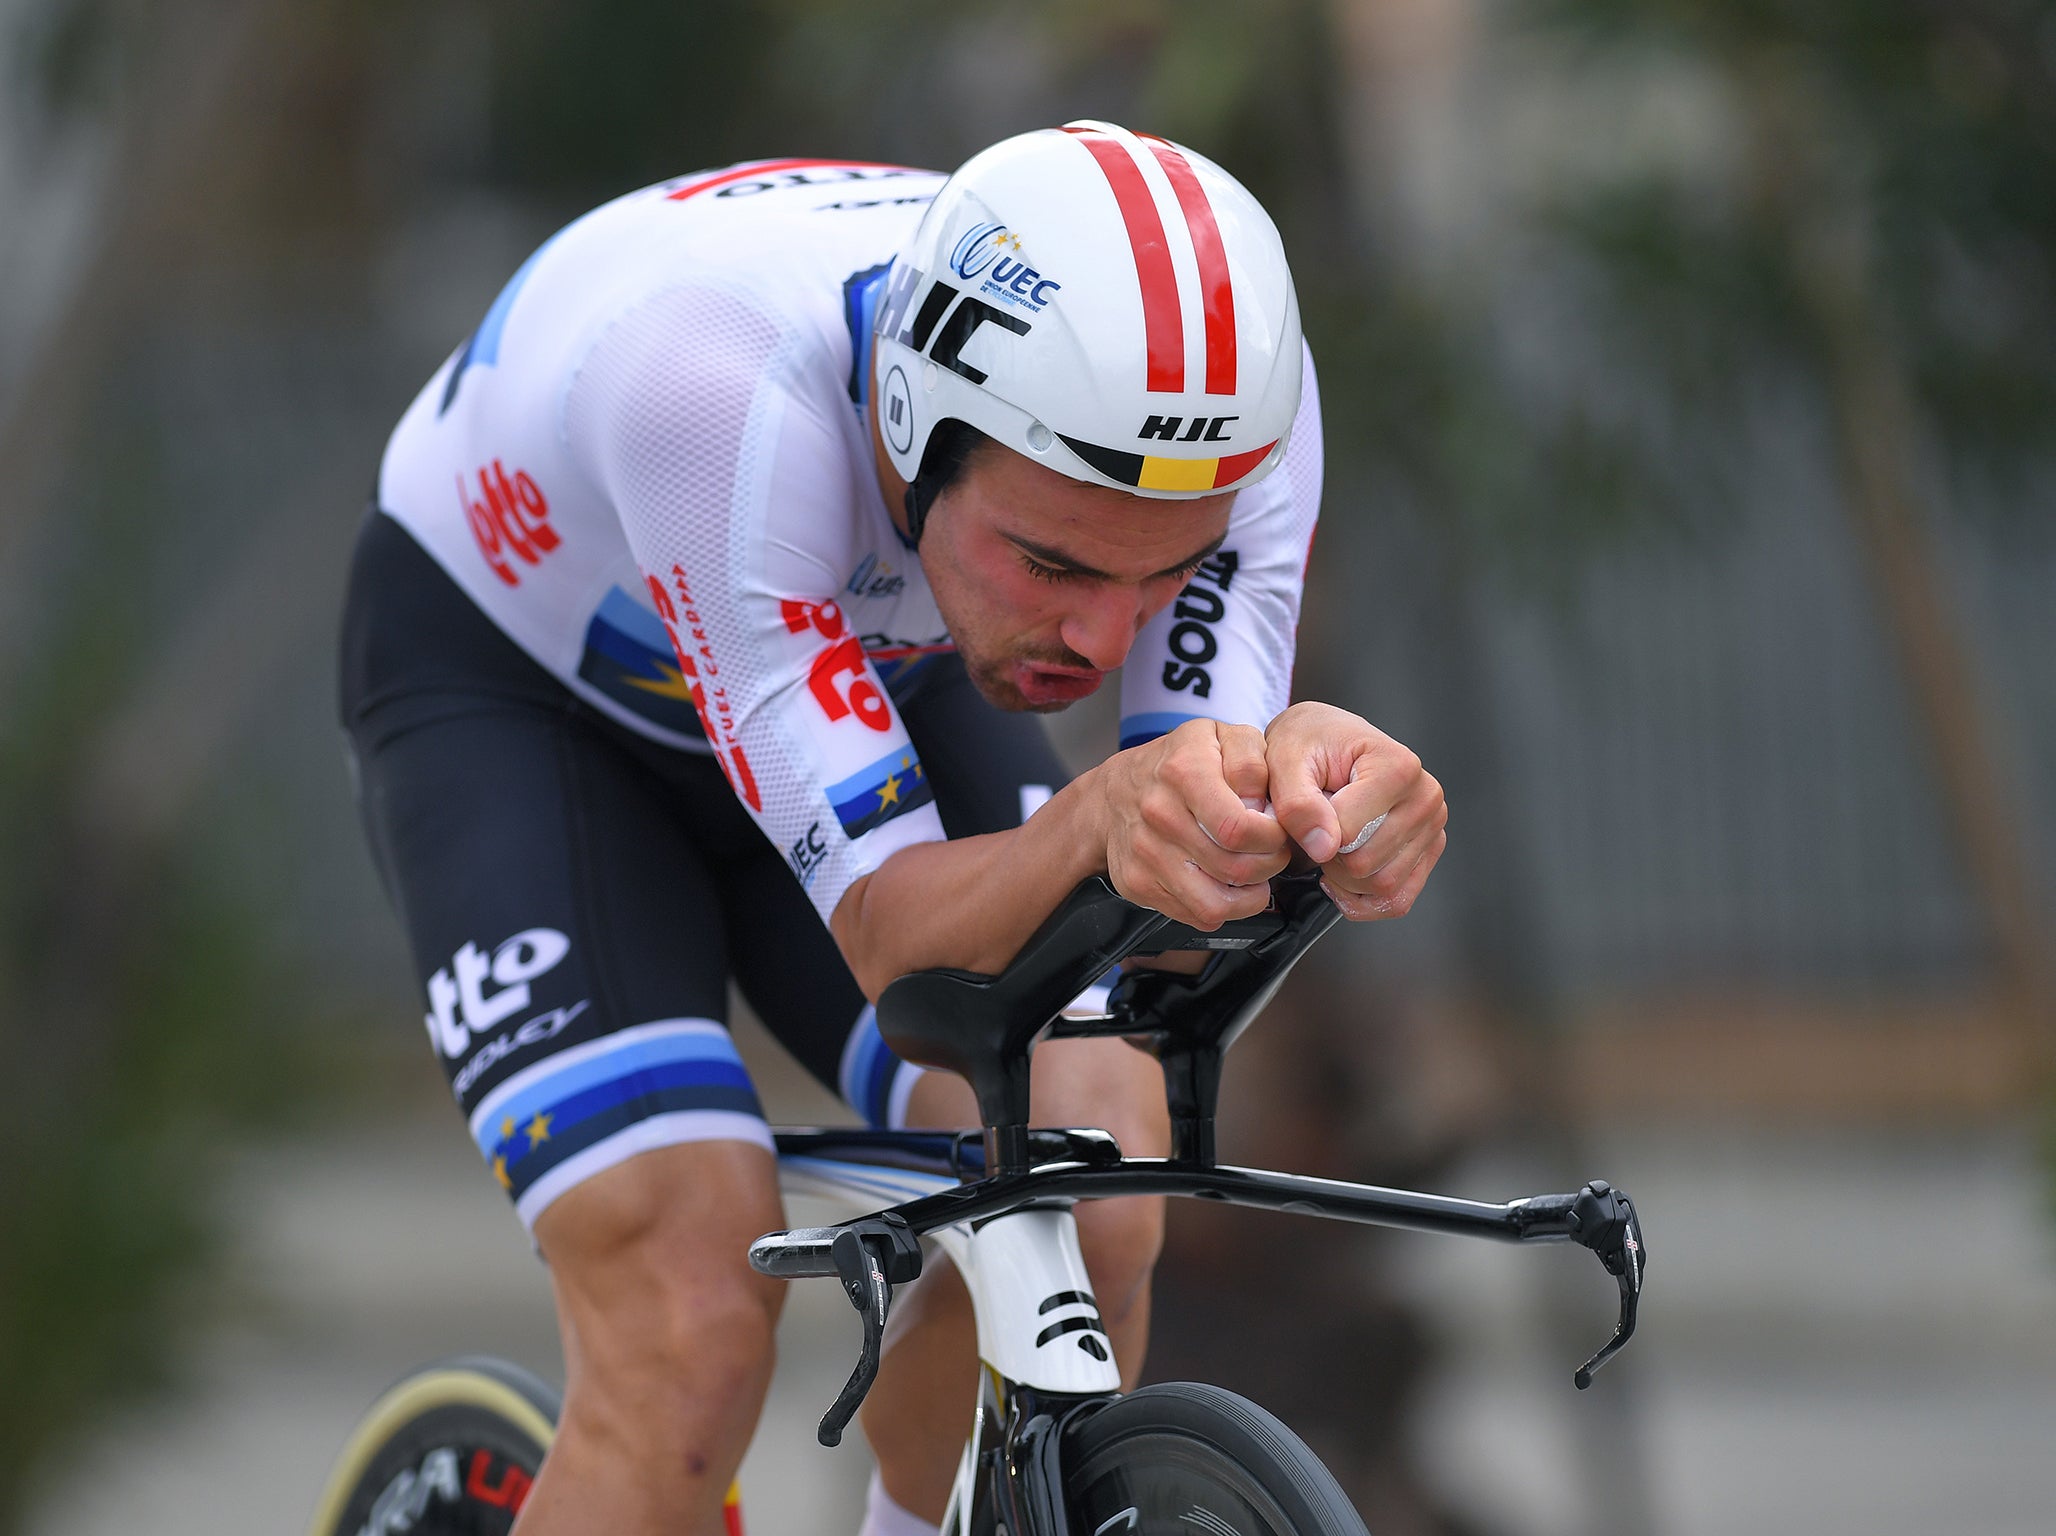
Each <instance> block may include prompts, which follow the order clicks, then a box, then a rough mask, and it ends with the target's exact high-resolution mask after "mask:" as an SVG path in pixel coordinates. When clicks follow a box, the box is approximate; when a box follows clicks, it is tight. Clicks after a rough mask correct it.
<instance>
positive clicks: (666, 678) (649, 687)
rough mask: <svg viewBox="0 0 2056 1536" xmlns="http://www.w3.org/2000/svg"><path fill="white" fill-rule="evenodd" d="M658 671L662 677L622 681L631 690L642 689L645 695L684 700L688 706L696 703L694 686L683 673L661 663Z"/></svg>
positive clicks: (632, 678) (658, 665)
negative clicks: (693, 691)
mask: <svg viewBox="0 0 2056 1536" xmlns="http://www.w3.org/2000/svg"><path fill="white" fill-rule="evenodd" d="M657 671H658V673H659V674H660V675H659V676H658V677H655V678H648V677H624V678H623V679H622V681H623V682H624V683H626V684H628V686H629V687H631V688H640V689H642V691H643V692H644V693H654V694H656V695H657V696H658V697H659V698H664V699H683V700H685V701H686V703H688V704H690V703H693V702H694V700H693V695H692V684H691V683H690V682H688V681H686V677H685V674H684V673H683V672H680V671H679V670H678V668H676V667H674V666H671V665H670V664H669V663H667V662H661V661H660V662H658V663H657Z"/></svg>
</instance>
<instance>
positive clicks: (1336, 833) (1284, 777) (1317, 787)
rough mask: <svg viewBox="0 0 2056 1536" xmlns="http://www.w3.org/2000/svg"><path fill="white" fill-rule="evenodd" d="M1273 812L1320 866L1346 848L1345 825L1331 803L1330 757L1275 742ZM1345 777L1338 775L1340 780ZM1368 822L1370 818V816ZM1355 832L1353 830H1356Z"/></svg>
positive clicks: (1290, 834)
mask: <svg viewBox="0 0 2056 1536" xmlns="http://www.w3.org/2000/svg"><path fill="white" fill-rule="evenodd" d="M1269 767H1270V780H1271V788H1270V793H1271V811H1272V813H1273V814H1274V815H1275V816H1276V817H1277V818H1278V825H1279V826H1280V827H1282V828H1283V829H1284V830H1285V833H1286V835H1287V836H1289V837H1290V838H1291V839H1292V841H1293V842H1295V843H1297V844H1299V846H1300V847H1302V848H1304V849H1305V850H1306V854H1307V857H1308V858H1310V859H1312V860H1313V861H1314V862H1315V863H1316V864H1326V863H1327V862H1328V861H1329V860H1330V859H1332V858H1334V857H1335V850H1336V849H1337V848H1339V847H1341V846H1342V842H1343V838H1342V823H1341V821H1340V820H1339V819H1338V818H1337V816H1336V814H1335V807H1334V806H1333V805H1331V804H1330V803H1329V801H1328V789H1329V787H1330V786H1329V783H1328V779H1329V776H1330V768H1329V760H1328V757H1327V754H1326V753H1324V752H1322V751H1321V750H1319V749H1318V748H1315V749H1312V750H1301V749H1297V748H1295V747H1294V746H1293V745H1291V744H1289V743H1288V744H1283V745H1282V749H1281V744H1279V743H1273V750H1272V751H1271V753H1270V757H1269ZM1341 777H1342V776H1340V775H1337V778H1338V781H1339V780H1340V779H1341ZM1365 819H1366V820H1368V819H1369V818H1368V817H1366V818H1365ZM1353 830H1354V829H1352V831H1353Z"/></svg>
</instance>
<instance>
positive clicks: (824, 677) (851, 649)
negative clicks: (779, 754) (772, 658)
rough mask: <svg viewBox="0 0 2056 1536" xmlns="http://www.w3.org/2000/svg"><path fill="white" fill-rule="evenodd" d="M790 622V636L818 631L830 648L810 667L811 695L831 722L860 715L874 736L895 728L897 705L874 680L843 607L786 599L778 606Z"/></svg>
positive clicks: (809, 683) (820, 651) (833, 604)
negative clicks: (843, 612) (893, 705)
mask: <svg viewBox="0 0 2056 1536" xmlns="http://www.w3.org/2000/svg"><path fill="white" fill-rule="evenodd" d="M778 609H779V612H780V613H781V614H782V615H783V616H784V618H785V629H786V633H788V634H793V635H802V634H805V633H806V632H807V631H808V630H810V629H811V630H812V631H813V632H814V633H815V634H816V635H818V636H819V637H820V638H821V639H823V640H826V641H827V642H828V644H827V645H826V646H824V647H823V648H822V649H821V650H819V651H817V652H816V653H815V655H814V659H813V661H812V662H811V663H809V665H808V667H807V691H808V692H809V693H811V694H813V696H814V702H815V703H816V704H819V705H820V706H821V713H822V714H824V715H826V716H827V717H828V718H829V719H830V720H847V719H849V718H850V716H852V715H854V716H856V718H857V719H858V720H859V721H860V722H862V723H863V724H864V725H867V726H869V727H870V728H871V729H872V730H874V731H889V730H891V729H892V706H891V705H890V704H888V703H887V702H886V700H885V690H884V689H882V688H880V687H879V686H878V684H877V682H876V681H874V680H873V678H872V675H871V668H870V665H869V663H868V662H866V660H865V659H864V643H863V641H861V640H859V639H858V638H857V637H856V636H855V635H853V634H851V633H850V627H849V623H848V621H847V620H845V619H844V618H843V616H842V608H841V605H839V604H838V603H836V602H835V601H833V600H832V599H831V600H830V601H828V602H825V603H808V602H800V601H797V600H795V599H793V598H789V597H788V598H786V599H785V600H784V601H783V602H781V603H780V604H779V605H778Z"/></svg>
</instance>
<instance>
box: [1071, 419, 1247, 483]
mask: <svg viewBox="0 0 2056 1536" xmlns="http://www.w3.org/2000/svg"><path fill="white" fill-rule="evenodd" d="M1057 436H1058V438H1059V440H1060V441H1062V443H1063V445H1064V446H1065V447H1066V448H1069V449H1070V450H1071V452H1073V453H1075V454H1077V455H1078V457H1079V458H1081V459H1083V460H1084V461H1085V462H1086V463H1088V464H1090V465H1091V466H1092V467H1093V468H1094V469H1096V470H1098V471H1099V472H1100V473H1101V474H1103V475H1105V476H1106V477H1107V478H1108V479H1109V480H1117V481H1119V482H1120V483H1121V484H1122V485H1132V486H1134V487H1135V488H1136V489H1137V490H1139V491H1217V490H1221V489H1223V488H1224V487H1226V486H1231V485H1233V484H1234V483H1235V482H1236V481H1238V480H1240V479H1241V478H1242V477H1243V476H1244V475H1246V474H1248V473H1249V472H1250V471H1251V470H1253V469H1255V468H1256V467H1257V465H1258V464H1260V463H1262V462H1263V459H1264V456H1265V455H1266V454H1268V453H1269V452H1270V451H1271V450H1272V449H1273V448H1275V447H1277V446H1278V445H1277V443H1276V442H1269V443H1265V444H1264V445H1263V447H1261V448H1252V449H1251V450H1250V451H1249V452H1248V453H1231V454H1229V455H1227V456H1226V457H1225V458H1219V459H1167V458H1159V457H1157V456H1156V455H1155V454H1148V453H1122V452H1120V451H1119V450H1118V449H1114V448H1102V447H1100V446H1099V445H1098V444H1097V443H1087V442H1081V441H1079V439H1077V438H1075V437H1065V436H1064V435H1063V434H1062V433H1058V434H1057Z"/></svg>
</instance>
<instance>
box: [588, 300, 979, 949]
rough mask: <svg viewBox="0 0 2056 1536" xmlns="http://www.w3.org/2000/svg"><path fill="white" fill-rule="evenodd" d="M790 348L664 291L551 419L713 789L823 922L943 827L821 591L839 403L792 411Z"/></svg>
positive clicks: (764, 317) (830, 541) (840, 561)
mask: <svg viewBox="0 0 2056 1536" xmlns="http://www.w3.org/2000/svg"><path fill="white" fill-rule="evenodd" d="M805 356H806V348H805V345H804V342H803V340H802V338H801V337H799V336H797V335H795V334H793V333H791V332H789V331H787V330H786V329H785V328H784V327H782V326H781V325H780V324H779V322H778V321H777V320H776V319H775V318H773V316H772V315H771V314H770V313H769V312H768V310H767V309H766V307H765V306H764V305H762V304H761V303H759V302H757V301H756V300H755V299H754V298H753V296H752V295H750V294H749V293H747V292H746V291H742V290H738V289H733V288H724V287H718V286H691V285H687V286H680V287H675V288H669V289H665V290H663V291H661V292H659V293H657V294H655V295H653V296H650V297H648V298H645V299H643V300H641V301H640V302H638V303H636V304H635V305H633V306H632V307H631V308H629V309H628V310H627V311H625V312H624V313H623V314H622V315H620V316H619V317H618V318H617V319H616V320H615V321H614V322H613V323H612V324H611V325H610V326H609V327H608V328H607V329H606V330H605V331H604V332H603V333H602V334H601V335H600V336H599V338H598V339H597V340H596V341H595V343H594V344H593V346H592V348H591V350H590V352H589V353H588V354H587V356H586V359H585V361H584V363H583V365H582V366H581V367H580V368H579V369H578V371H577V373H576V375H575V376H574V378H573V380H572V382H571V385H570V388H569V391H568V393H567V395H566V397H565V404H564V434H565V439H566V443H567V446H568V447H569V449H570V452H571V454H572V456H573V458H574V459H575V460H576V461H577V462H578V463H579V465H580V466H581V468H582V469H583V470H584V472H585V473H586V474H587V475H588V476H589V477H590V478H591V479H592V480H593V482H594V483H595V485H596V486H597V487H598V488H599V489H600V490H601V492H602V493H603V494H604V495H605V496H606V497H607V498H608V499H609V500H610V501H611V503H612V505H613V506H614V508H615V510H616V511H617V512H618V514H619V516H620V518H621V526H622V529H623V531H624V532H625V534H626V535H627V539H628V544H629V548H630V549H631V550H632V551H633V553H634V555H635V559H636V563H637V564H638V565H639V566H640V567H641V570H642V573H643V576H644V579H645V582H646V585H647V588H648V594H649V597H650V601H651V602H652V604H653V605H654V606H655V608H656V610H657V615H658V617H659V618H660V619H661V620H662V621H663V624H664V627H665V629H666V630H667V631H668V632H669V634H670V637H671V641H672V645H673V647H674V649H675V650H676V651H677V655H678V665H679V669H680V671H681V673H682V674H683V677H684V679H685V682H686V684H687V686H688V687H689V688H690V690H691V693H692V698H693V704H694V706H695V708H696V709H697V710H698V712H699V717H700V723H701V725H702V726H703V728H704V729H705V731H706V736H707V740H708V742H709V743H710V744H711V746H712V748H713V750H714V753H715V755H716V756H717V757H718V759H719V760H720V763H721V767H722V769H723V771H724V772H725V773H726V774H727V776H728V782H729V785H730V787H731V788H732V789H733V790H734V791H735V793H736V795H737V797H738V798H739V799H740V800H741V801H742V802H743V804H744V806H745V807H747V809H748V811H749V814H750V816H751V817H752V818H753V819H754V820H755V821H756V823H757V825H758V826H759V827H760V828H761V829H762V830H763V832H764V835H765V836H767V837H769V838H770V839H771V841H772V842H773V844H774V845H775V846H776V847H777V848H778V849H779V851H780V852H781V853H782V854H784V856H785V859H786V862H787V863H788V864H789V865H791V867H792V870H793V873H794V875H795V876H796V877H797V878H798V879H799V880H800V882H801V883H802V884H803V885H804V886H805V887H806V889H807V892H808V895H809V896H810V897H811V898H812V900H813V902H814V906H815V909H816V910H817V911H818V912H820V914H821V916H822V919H823V921H826V920H827V918H828V917H829V916H830V915H831V914H832V913H833V912H834V910H835V907H836V904H837V902H839V901H840V900H841V899H842V896H843V893H844V892H845V891H847V890H848V889H849V887H850V886H851V884H853V883H854V882H855V881H856V880H857V879H858V878H859V877H861V876H863V875H865V874H868V873H869V872H870V871H872V870H874V869H876V868H878V867H879V866H880V865H881V864H883V863H884V862H885V860H886V859H887V858H889V857H890V856H891V855H892V854H893V853H895V852H897V851H898V850H900V849H901V848H905V847H907V846H909V845H910V844H913V843H918V842H930V841H939V840H941V839H942V837H943V835H944V834H943V830H942V821H941V818H940V816H939V815H938V813H937V811H936V809H935V805H934V795H933V792H932V790H931V788H930V786H929V784H928V780H927V777H926V774H925V772H924V770H923V768H922V765H921V761H920V758H919V757H918V756H917V755H916V753H915V751H914V747H913V743H912V742H911V741H910V740H909V738H908V736H907V732H906V728H905V726H904V724H903V723H902V722H901V720H900V718H899V714H898V712H897V710H896V709H895V708H894V707H893V703H892V700H891V698H890V696H889V695H888V694H887V693H886V691H885V688H884V686H883V685H882V684H881V682H880V681H879V678H878V676H877V674H876V672H875V670H874V669H873V668H872V666H871V664H870V662H869V661H868V660H867V659H866V657H865V654H864V650H863V646H862V644H861V642H860V641H859V639H858V637H857V635H856V633H855V631H854V629H853V628H852V627H851V626H850V625H849V624H848V622H846V620H845V618H844V616H843V612H842V610H841V608H840V606H839V605H838V604H837V602H836V600H835V594H836V592H837V591H838V590H839V589H840V587H841V585H842V582H843V579H844V577H845V576H846V575H847V574H848V565H849V561H850V559H851V558H852V557H853V540H854V532H853V518H854V504H853V502H852V497H853V496H854V495H856V494H857V491H858V488H857V486H856V484H855V482H854V481H853V479H852V473H851V469H850V452H849V447H848V441H847V437H846V427H845V425H844V424H842V423H839V422H837V421H836V420H834V419H831V417H830V415H829V413H830V412H832V411H834V410H836V409H838V408H839V409H841V410H847V409H848V408H849V407H848V404H847V401H846V400H843V401H841V402H839V403H838V401H837V400H835V399H834V398H832V397H831V398H829V399H826V400H821V401H817V400H814V399H812V398H810V393H809V389H808V380H807V376H806V373H805V364H804V358H805Z"/></svg>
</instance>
